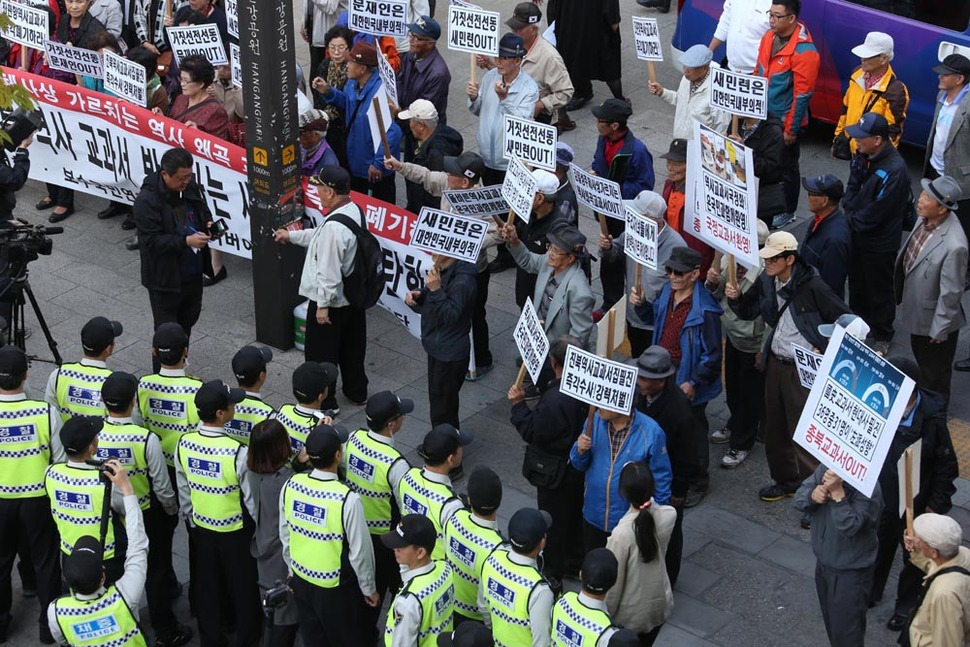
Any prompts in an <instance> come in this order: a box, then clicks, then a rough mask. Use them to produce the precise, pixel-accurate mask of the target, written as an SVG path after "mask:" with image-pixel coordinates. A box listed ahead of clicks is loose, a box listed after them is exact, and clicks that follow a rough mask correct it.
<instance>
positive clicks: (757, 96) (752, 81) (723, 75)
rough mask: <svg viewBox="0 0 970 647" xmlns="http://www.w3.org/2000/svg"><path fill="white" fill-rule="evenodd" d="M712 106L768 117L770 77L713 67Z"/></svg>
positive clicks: (748, 115)
mask: <svg viewBox="0 0 970 647" xmlns="http://www.w3.org/2000/svg"><path fill="white" fill-rule="evenodd" d="M711 107H712V108H719V109H721V110H723V111H725V112H727V113H730V114H732V115H739V116H741V117H754V118H755V119H767V118H768V79H766V78H765V77H763V76H754V75H751V74H741V73H740V72H732V71H731V70H728V69H725V68H723V67H712V68H711Z"/></svg>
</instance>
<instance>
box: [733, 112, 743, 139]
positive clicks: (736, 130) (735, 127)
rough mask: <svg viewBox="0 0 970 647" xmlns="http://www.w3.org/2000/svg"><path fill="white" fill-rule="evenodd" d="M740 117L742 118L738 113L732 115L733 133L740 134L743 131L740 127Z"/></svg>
mask: <svg viewBox="0 0 970 647" xmlns="http://www.w3.org/2000/svg"><path fill="white" fill-rule="evenodd" d="M739 119H740V118H739V117H738V115H731V134H732V135H738V134H740V133H741V130H740V128H739V127H738V121H739Z"/></svg>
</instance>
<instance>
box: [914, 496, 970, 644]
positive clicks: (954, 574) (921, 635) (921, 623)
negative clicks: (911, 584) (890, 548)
mask: <svg viewBox="0 0 970 647" xmlns="http://www.w3.org/2000/svg"><path fill="white" fill-rule="evenodd" d="M913 532H914V533H915V536H910V535H904V536H903V543H904V544H905V546H906V550H907V551H909V559H910V561H912V563H913V564H914V565H915V566H917V567H918V568H920V569H921V570H923V571H924V572H925V573H926V577H925V578H923V587H924V590H925V594H924V596H923V599H922V601H921V602H920V603H919V604H918V605H917V607H916V610H915V611H914V613H913V620H912V622H911V623H910V625H909V628H908V632H909V636H908V637H909V640H908V641H907V642H903V641H902V640H900V644H908V645H912V646H913V647H944V646H946V647H949V646H951V645H967V644H968V642H967V641H968V640H970V549H967V547H966V546H963V545H962V544H963V529H962V528H961V527H960V524H959V523H957V522H956V520H954V519H952V518H950V517H947V516H944V515H941V514H936V513H933V512H927V513H925V514H921V515H920V516H918V517H916V520H915V521H914V522H913Z"/></svg>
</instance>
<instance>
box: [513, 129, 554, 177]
mask: <svg viewBox="0 0 970 647" xmlns="http://www.w3.org/2000/svg"><path fill="white" fill-rule="evenodd" d="M557 141H558V136H557V135H556V127H555V126H553V125H551V124H540V123H539V122H538V121H532V120H531V119H521V118H519V117H512V116H511V115H505V144H504V146H505V153H504V156H505V158H506V159H508V160H511V159H512V158H513V157H516V158H518V159H520V160H521V161H523V162H525V163H526V164H532V165H533V166H538V167H539V168H544V169H546V170H548V171H553V172H555V170H556V142H557Z"/></svg>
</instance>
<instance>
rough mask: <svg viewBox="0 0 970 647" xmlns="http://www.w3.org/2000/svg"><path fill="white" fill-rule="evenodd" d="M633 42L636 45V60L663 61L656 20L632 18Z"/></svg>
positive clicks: (640, 17)
mask: <svg viewBox="0 0 970 647" xmlns="http://www.w3.org/2000/svg"><path fill="white" fill-rule="evenodd" d="M633 42H634V43H635V44H636V49H637V58H638V59H640V60H641V61H662V60H664V51H663V44H662V43H661V42H660V26H659V25H658V24H657V19H656V18H643V17H642V16H633Z"/></svg>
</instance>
